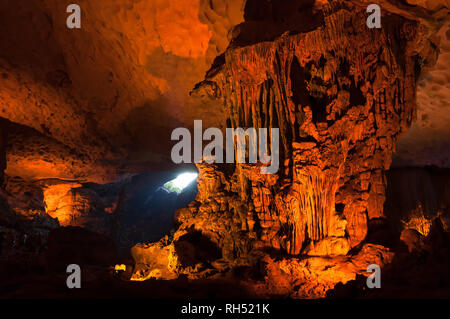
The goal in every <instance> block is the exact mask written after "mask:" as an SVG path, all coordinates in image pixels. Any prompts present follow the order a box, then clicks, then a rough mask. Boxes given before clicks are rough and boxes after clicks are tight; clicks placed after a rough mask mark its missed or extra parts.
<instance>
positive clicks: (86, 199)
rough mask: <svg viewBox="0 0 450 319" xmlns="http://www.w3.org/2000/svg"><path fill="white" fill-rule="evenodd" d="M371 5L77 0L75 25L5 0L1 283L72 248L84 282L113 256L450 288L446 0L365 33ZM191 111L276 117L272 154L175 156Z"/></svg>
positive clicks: (256, 289)
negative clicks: (273, 161)
mask: <svg viewBox="0 0 450 319" xmlns="http://www.w3.org/2000/svg"><path fill="white" fill-rule="evenodd" d="M368 4H369V2H364V1H353V0H349V1H333V0H325V1H319V0H317V1H313V0H311V1H302V0H280V1H278V0H277V1H274V0H272V1H261V0H207V1H206V0H192V1H183V0H173V1H172V0H171V1H133V0H111V1H94V2H92V3H89V4H85V5H82V4H80V5H82V10H83V16H84V17H85V18H86V19H84V18H83V22H82V25H83V29H82V30H81V31H82V32H78V31H80V30H69V31H68V30H67V28H66V27H65V18H66V15H65V14H61V13H65V9H66V8H65V4H64V2H63V1H52V0H29V1H13V0H6V1H1V2H0V174H1V176H0V179H1V182H2V187H1V190H0V274H2V275H0V277H1V278H0V279H1V280H0V296H3V294H6V295H7V296H24V295H25V296H28V295H27V293H29V292H28V291H27V287H33V288H32V289H31V290H32V292H30V294H31V293H36V291H38V290H39V289H42V290H44V292H45V290H46V289H47V288H48V287H49V286H51V285H52V284H53V283H54V281H53V280H54V278H60V277H61V276H59V275H61V274H62V275H65V274H66V273H65V267H66V266H67V265H68V264H71V263H79V264H80V265H82V266H83V271H85V272H86V276H85V277H83V278H86V279H87V280H91V279H92V278H96V279H92V281H91V282H90V283H92V284H93V286H95V284H96V283H98V284H99V286H101V287H102V288H101V289H100V292H98V293H97V292H93V293H91V294H90V296H101V295H103V293H105V291H104V289H105V288H104V287H107V289H108V293H109V292H110V290H111V293H112V291H113V290H114V288H115V287H116V288H117V286H115V284H116V283H117V282H116V281H114V280H112V281H111V280H110V279H111V275H112V274H113V275H114V276H115V275H116V274H115V273H114V269H116V270H117V272H119V271H120V272H121V273H122V275H123V276H122V277H120V278H121V279H124V280H125V281H121V282H120V284H119V286H118V287H119V289H118V290H121V289H122V288H124V287H125V286H126V287H133V288H132V289H131V290H133V289H137V290H134V291H135V292H136V294H139V293H142V292H143V291H144V290H145V289H144V288H145V287H153V286H152V285H154V284H155V285H160V287H164V289H162V290H160V289H153V290H152V293H155V294H157V297H161V296H160V294H163V291H166V290H165V288H167V287H170V286H171V285H172V284H175V287H178V286H176V285H178V284H180V285H181V286H182V287H186V285H188V286H189V287H190V288H189V289H184V288H183V289H176V290H177V292H176V293H174V294H173V295H176V296H179V295H178V294H177V293H181V292H183V293H186V294H188V295H189V297H192V296H191V293H193V292H194V291H203V292H204V293H205V297H206V296H209V291H210V290H208V289H205V287H206V286H208V287H209V288H211V287H212V288H211V289H213V288H214V287H215V286H214V284H212V285H211V286H210V285H209V284H210V283H212V282H213V281H214V282H215V281H216V280H218V281H217V282H218V283H220V284H218V286H220V287H222V286H224V285H225V283H232V284H233V285H237V284H238V285H239V289H237V288H236V287H234V286H233V289H232V290H234V291H239V292H242V293H243V294H246V296H247V295H251V296H252V297H255V296H256V297H271V296H278V297H294V298H311V297H324V296H326V295H327V294H335V295H339V294H340V293H343V294H344V295H346V296H348V294H351V293H352V291H358V292H360V291H361V289H360V288H361V285H362V287H365V281H364V280H365V277H364V275H367V274H366V268H367V266H368V265H369V264H372V263H375V264H378V265H380V266H381V267H382V269H383V288H385V289H384V290H383V293H385V292H387V291H391V293H393V294H394V297H397V295H396V294H397V292H398V291H403V292H406V293H411V294H413V293H417V291H419V292H420V293H421V292H422V291H423V290H424V289H425V288H426V287H431V288H429V290H430V291H431V290H433V292H434V293H435V291H436V289H435V288H436V287H437V288H439V289H440V288H441V287H443V286H444V287H447V286H448V287H450V278H449V276H450V275H449V272H448V271H447V269H448V268H449V267H450V261H449V257H448V256H450V252H449V251H448V249H449V247H450V245H449V244H448V243H449V242H450V239H449V238H448V237H449V233H448V229H449V227H448V226H449V221H450V219H449V216H450V213H449V207H450V203H449V202H448V199H449V198H450V194H449V190H450V186H449V181H450V178H449V175H448V174H449V173H448V158H450V157H449V156H450V155H449V152H448V150H449V149H450V148H449V147H448V146H449V145H448V138H446V137H448V136H449V134H450V131H449V129H450V126H448V121H449V120H450V118H449V116H450V115H449V112H448V100H449V99H448V83H449V80H450V78H449V77H448V76H449V74H450V71H449V70H448V68H449V65H450V64H449V63H448V61H449V52H450V45H449V43H450V33H449V29H450V22H449V19H448V5H442V3H441V2H440V1H412V0H411V1H410V0H405V1H395V0H393V1H389V3H387V2H386V4H384V3H383V4H382V5H381V6H382V28H381V29H373V30H369V29H368V28H367V25H366V17H367V12H366V8H367V5H368ZM30 17H31V18H30ZM167 21H170V22H171V23H167ZM68 32H69V33H68ZM205 74H206V75H205ZM198 119H201V120H202V123H203V127H204V128H207V127H217V128H220V129H224V128H225V127H233V128H237V127H242V128H249V127H254V128H279V129H280V170H279V171H278V172H277V173H276V174H272V175H262V174H260V166H259V164H257V165H250V164H219V163H216V164H206V163H202V164H196V165H194V164H191V165H186V166H180V165H175V164H174V163H173V162H172V161H171V158H170V154H171V147H172V146H173V143H171V140H170V136H171V133H172V131H173V130H174V129H175V128H179V127H185V128H189V129H192V123H194V120H198ZM191 132H192V130H191ZM391 162H392V163H391ZM431 165H434V167H430V166H431ZM424 166H428V167H424ZM197 174H198V175H197ZM189 182H190V183H189ZM408 276H410V277H408ZM433 276H434V277H433ZM4 278H7V279H8V280H7V281H5V280H3V279H4ZM24 278H26V280H27V285H26V286H25V287H23V286H22V284H18V283H22V282H23V281H24ZM61 278H62V277H61ZM103 278H106V279H105V282H104V281H102V280H103ZM186 278H187V279H188V281H186ZM411 278H414V280H411ZM416 278H422V281H420V280H419V281H417V280H415V279H416ZM130 279H131V281H133V282H131V281H130ZM149 279H151V280H150V281H149V282H146V283H141V282H140V281H146V280H149ZM154 279H157V280H154ZM169 279H170V281H165V280H169ZM33 280H36V282H37V283H38V285H35V283H36V282H34V281H33ZM197 280H198V281H197ZM353 280H355V281H353ZM43 282H46V283H48V286H46V285H41V283H43ZM124 282H126V284H124ZM424 282H425V284H424ZM104 283H106V284H105V285H104ZM57 284H59V283H57ZM122 284H123V285H122ZM146 284H149V286H146ZM196 284H200V287H199V288H198V289H197V287H198V286H196ZM390 284H392V285H393V286H391V288H392V289H391V288H389V287H390V286H389V285H390ZM402 284H403V286H401V285H402ZM83 285H84V284H83ZM397 285H400V286H401V287H400V288H401V289H397V288H398V286H397ZM411 285H413V286H414V285H415V289H412V288H411V287H410V286H411ZM446 285H447V286H446ZM423 286H425V288H424V287H423ZM35 287H39V289H38V288H36V289H35ZM86 287H92V286H91V285H90V284H89V285H88V286H86ZM136 287H138V288H136ZM193 287H195V288H193ZM351 287H356V289H348V288H351ZM110 288H111V289H110ZM141 288H142V289H143V290H139V289H141ZM413 288H414V287H413ZM88 289H90V288H88ZM88 289H87V290H85V291H88ZM102 289H103V290H102ZM340 289H342V291H341V292H340ZM50 290H51V289H50ZM131 290H129V291H127V293H128V292H130V291H131ZM57 291H58V292H59V291H60V289H59V288H57ZM44 292H43V293H41V291H39V297H45V296H47V295H50V296H53V295H55V294H58V293H55V292H54V291H50V292H48V293H47V294H45V293H44ZM120 293H123V294H125V295H127V293H124V292H123V291H121V292H120ZM365 293H367V294H368V295H372V294H375V295H376V293H377V292H376V291H375V292H374V291H372V292H369V291H367V290H365ZM167 294H168V295H170V296H171V293H170V292H167ZM215 295H220V293H219V292H217V294H215ZM127 297H129V296H128V295H127Z"/></svg>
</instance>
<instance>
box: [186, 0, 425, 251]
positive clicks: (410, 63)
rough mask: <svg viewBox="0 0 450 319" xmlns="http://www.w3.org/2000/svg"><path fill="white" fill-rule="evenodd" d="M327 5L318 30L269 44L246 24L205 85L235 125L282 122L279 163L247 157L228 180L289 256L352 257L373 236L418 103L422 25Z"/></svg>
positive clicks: (261, 242)
mask: <svg viewBox="0 0 450 319" xmlns="http://www.w3.org/2000/svg"><path fill="white" fill-rule="evenodd" d="M330 10H331V12H329V13H325V12H326V9H324V10H323V11H322V15H320V14H318V15H317V20H318V21H316V22H311V23H320V22H321V21H323V24H322V25H321V26H320V27H318V28H317V29H315V30H313V31H310V32H303V33H301V34H286V33H285V34H283V35H282V36H281V37H279V38H277V39H275V40H274V41H271V42H260V43H256V44H252V45H243V44H241V42H244V43H245V41H246V40H247V41H253V42H254V41H255V38H254V37H253V38H252V36H253V33H252V32H253V30H252V28H253V25H252V24H250V23H249V25H248V26H247V25H246V24H243V25H242V27H241V34H240V35H239V36H238V38H237V40H236V41H235V42H232V46H231V47H230V48H229V49H228V50H227V52H226V54H225V57H224V63H223V65H221V66H218V67H217V68H216V69H213V70H210V72H209V73H208V74H207V77H206V81H205V82H204V83H203V86H204V87H207V89H208V90H209V91H210V92H212V94H213V95H214V97H216V98H219V99H221V100H222V102H223V103H224V105H225V107H226V110H227V114H228V123H231V126H232V127H244V128H247V127H255V128H261V127H270V128H273V127H276V128H278V127H279V128H280V136H281V141H280V145H281V149H280V154H281V160H280V162H281V163H282V164H284V165H283V166H282V168H281V169H280V172H279V173H278V174H276V175H275V176H268V177H264V176H261V175H260V174H258V173H257V170H255V167H254V165H251V164H249V165H246V164H242V165H240V164H238V165H237V166H236V170H235V172H234V175H233V177H234V178H235V179H231V181H232V182H231V183H232V184H233V183H234V185H231V186H230V187H229V189H230V190H231V191H232V192H233V191H235V192H236V197H237V198H238V199H239V200H241V201H242V202H243V203H245V202H247V201H250V202H251V203H252V206H253V208H249V209H248V216H246V217H245V218H244V219H243V220H241V221H242V223H243V224H244V225H242V228H243V229H246V228H247V227H248V225H249V224H250V225H258V226H259V228H258V229H251V231H253V233H254V234H253V235H252V236H249V237H254V238H256V239H257V240H256V242H255V243H254V245H256V246H260V247H270V248H275V249H281V250H284V251H286V252H287V253H289V254H292V255H298V254H300V253H306V254H311V255H334V254H344V255H345V254H346V253H347V252H348V251H349V250H350V249H351V248H353V247H355V246H356V245H358V244H359V243H361V241H363V240H364V239H365V237H366V234H367V224H368V220H370V219H374V218H382V217H384V215H383V204H384V200H385V195H384V194H385V185H386V183H385V178H384V171H385V170H387V169H388V168H389V167H390V164H391V157H392V154H393V152H394V151H395V143H396V141H397V140H398V137H399V134H400V133H402V132H403V131H405V130H406V129H407V127H408V126H409V125H411V123H412V120H413V117H414V112H415V107H416V106H415V105H416V104H415V90H416V81H417V79H418V76H419V73H420V65H419V63H421V61H420V59H422V58H423V57H422V56H421V55H420V50H421V49H423V48H421V47H420V45H421V44H420V42H421V41H422V36H423V35H424V34H425V32H426V30H425V29H424V27H423V26H422V25H420V23H418V22H417V21H411V20H408V19H405V18H403V17H401V16H398V15H396V14H385V15H384V17H383V28H382V29H380V30H376V29H374V30H370V29H368V28H367V26H366V24H365V19H364V18H363V17H365V15H364V8H362V7H357V6H352V5H342V6H335V7H333V9H330ZM322 19H323V20H322ZM249 39H250V40H249ZM256 41H257V40H256ZM233 44H234V46H233ZM211 87H212V89H211ZM199 89H202V87H201V86H200V87H199ZM200 172H202V169H200ZM217 179H218V181H216V184H218V185H220V184H221V182H220V179H219V178H217ZM202 182H203V179H202V175H201V176H200V180H199V183H200V184H201V183H202ZM222 188H224V187H221V186H216V188H215V191H210V190H207V191H205V193H204V194H203V198H201V199H200V201H201V203H202V204H203V203H204V202H205V198H206V201H207V200H208V199H211V200H212V201H214V200H215V201H217V195H216V192H217V191H219V190H220V189H222ZM199 189H200V191H201V189H202V188H201V187H199ZM202 204H201V205H200V210H201V207H202ZM203 205H208V204H203ZM194 218H195V217H194Z"/></svg>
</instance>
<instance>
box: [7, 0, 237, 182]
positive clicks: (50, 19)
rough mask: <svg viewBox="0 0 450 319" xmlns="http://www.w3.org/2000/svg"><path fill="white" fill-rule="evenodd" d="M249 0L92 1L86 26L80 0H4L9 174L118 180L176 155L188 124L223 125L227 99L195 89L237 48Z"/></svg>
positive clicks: (88, 3)
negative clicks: (236, 34)
mask: <svg viewBox="0 0 450 319" xmlns="http://www.w3.org/2000/svg"><path fill="white" fill-rule="evenodd" d="M243 2H244V0H227V1H223V0H214V1H210V0H190V1H165V0H155V1H144V0H111V1H86V0H80V1H78V2H77V4H79V5H80V6H81V8H82V28H81V29H80V30H77V29H74V30H70V29H68V28H67V27H66V18H67V16H68V14H67V13H66V7H67V5H68V4H70V3H72V2H71V1H57V0H44V1H42V0H29V1H14V0H5V1H2V2H1V4H0V39H1V41H0V74H1V76H0V83H1V90H0V116H1V117H2V118H4V119H7V120H8V121H10V122H11V123H7V124H9V125H7V126H8V129H7V130H5V131H9V133H10V134H9V137H8V141H9V143H8V144H9V149H8V151H7V170H6V174H8V175H19V176H22V177H25V178H33V179H42V178H64V179H84V180H91V181H106V180H111V179H114V178H116V177H117V176H118V175H119V174H121V173H123V172H133V171H135V170H139V167H143V166H145V167H147V169H148V168H149V167H150V168H155V167H157V166H158V165H160V164H164V163H167V162H168V156H170V147H171V143H170V133H171V131H172V130H173V129H174V128H176V127H180V126H183V127H190V126H192V125H193V120H194V119H198V118H201V119H202V120H203V121H204V125H208V126H220V125H222V124H223V121H221V120H220V118H221V111H220V110H221V108H220V107H218V105H216V104H214V105H212V104H211V103H213V102H211V101H201V100H199V99H196V98H193V97H189V91H190V90H191V89H192V88H193V87H194V85H195V83H197V82H199V81H200V80H201V79H202V78H203V76H204V74H205V72H206V70H207V69H208V68H209V67H210V66H211V63H212V61H213V59H214V58H215V57H216V56H217V55H218V54H220V53H221V52H223V51H224V50H225V49H226V47H227V45H228V33H229V31H230V29H231V28H232V27H233V26H235V25H237V24H238V23H240V22H241V21H242V19H243V9H244V3H243ZM5 133H6V132H5ZM19 141H23V143H19ZM19 144H20V145H22V146H20V148H19V146H18V145H19Z"/></svg>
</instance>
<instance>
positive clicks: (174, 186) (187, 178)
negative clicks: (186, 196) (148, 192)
mask: <svg viewBox="0 0 450 319" xmlns="http://www.w3.org/2000/svg"><path fill="white" fill-rule="evenodd" d="M197 177H198V174H197V173H183V174H180V175H178V177H177V178H175V179H173V180H171V181H168V182H167V183H165V184H164V186H163V187H164V189H165V190H167V191H169V192H177V193H178V194H179V193H181V192H182V191H183V189H185V188H186V187H188V186H189V185H190V184H191V183H192V182H193V181H194V180H195V179H196V178H197Z"/></svg>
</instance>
